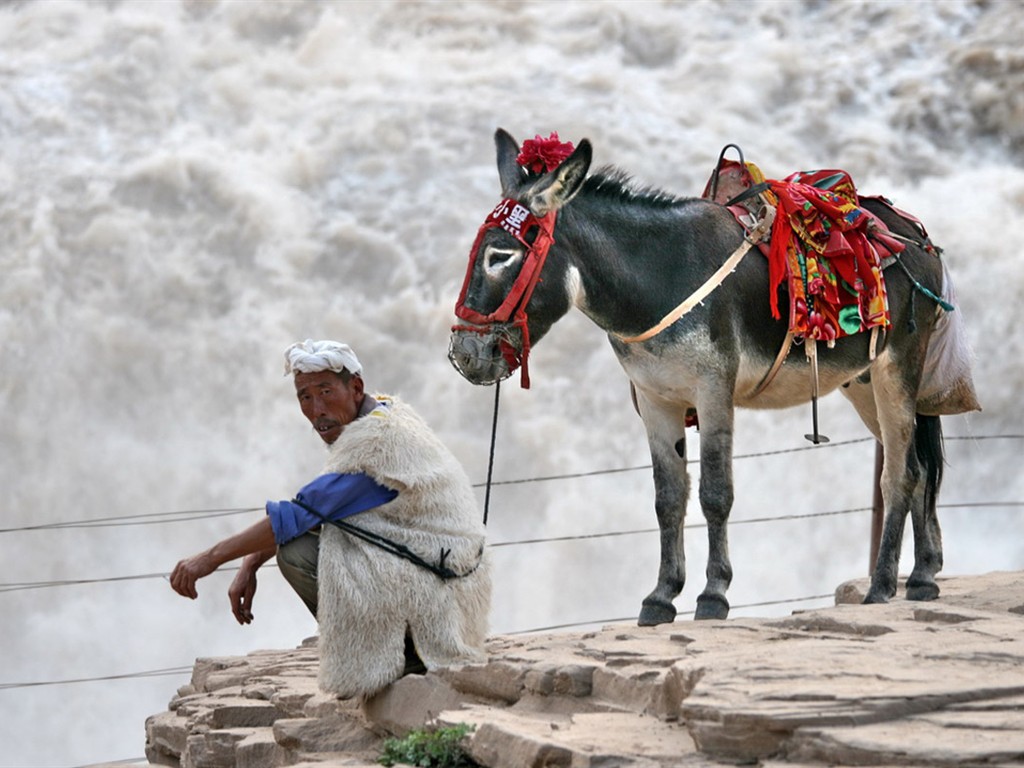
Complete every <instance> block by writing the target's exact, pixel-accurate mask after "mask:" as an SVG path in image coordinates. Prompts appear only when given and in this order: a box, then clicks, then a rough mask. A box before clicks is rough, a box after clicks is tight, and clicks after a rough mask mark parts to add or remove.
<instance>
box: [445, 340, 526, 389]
mask: <svg viewBox="0 0 1024 768" xmlns="http://www.w3.org/2000/svg"><path fill="white" fill-rule="evenodd" d="M521 345H522V333H521V332H520V331H519V330H518V329H516V328H510V327H508V326H502V327H494V326H492V327H480V328H479V329H478V328H477V327H474V326H456V327H455V328H453V329H452V335H451V338H450V340H449V342H448V359H449V360H450V361H451V363H452V365H453V366H454V367H455V370H457V371H458V372H459V373H460V374H462V376H463V378H465V379H466V381H468V382H470V383H471V384H495V383H497V382H499V381H501V380H502V379H507V378H508V377H509V376H511V375H512V372H513V371H514V370H515V369H516V368H517V367H518V361H517V358H518V350H519V349H520V348H521ZM510 360H511V361H512V362H511V363H510Z"/></svg>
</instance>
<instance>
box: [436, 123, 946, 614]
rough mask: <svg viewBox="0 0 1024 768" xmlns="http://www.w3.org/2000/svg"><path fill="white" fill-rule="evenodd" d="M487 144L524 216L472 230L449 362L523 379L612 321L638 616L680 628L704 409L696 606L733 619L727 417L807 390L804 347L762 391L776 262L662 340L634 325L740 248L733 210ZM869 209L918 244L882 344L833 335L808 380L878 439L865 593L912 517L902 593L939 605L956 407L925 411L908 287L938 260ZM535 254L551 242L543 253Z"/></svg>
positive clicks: (928, 305)
mask: <svg viewBox="0 0 1024 768" xmlns="http://www.w3.org/2000/svg"><path fill="white" fill-rule="evenodd" d="M495 144H496V148H497V165H498V174H499V178H500V181H501V190H502V195H503V197H504V198H505V200H504V201H503V203H502V204H503V205H505V206H506V207H507V206H509V205H512V204H514V203H518V204H519V208H520V209H522V210H520V212H519V214H518V217H517V216H512V217H511V218H509V217H507V216H505V217H504V218H502V222H503V226H488V225H487V223H486V222H485V226H484V227H481V229H480V232H479V234H478V236H477V241H476V243H475V244H474V246H473V249H472V251H471V253H470V264H469V268H468V270H467V274H466V279H465V283H464V285H463V289H462V296H461V297H460V302H459V305H458V308H457V314H458V315H459V316H460V317H461V318H463V319H464V320H467V321H468V322H465V323H463V324H461V325H456V326H454V327H453V330H452V336H451V341H450V344H451V345H450V350H449V357H450V358H451V360H452V363H453V364H454V365H455V367H456V369H457V370H458V371H459V372H460V373H461V374H462V375H463V376H464V377H465V378H467V379H468V380H469V381H470V382H472V383H474V384H492V383H495V382H497V381H500V380H501V379H503V378H505V377H507V376H508V375H510V373H511V372H512V371H513V370H514V368H515V367H516V366H517V365H519V364H520V363H521V364H522V365H523V375H524V386H528V382H527V380H526V378H525V377H526V355H527V354H528V351H529V345H530V344H531V343H536V342H538V341H540V339H542V338H543V337H544V335H545V334H546V333H547V332H548V330H549V329H550V328H551V326H552V325H553V324H554V323H555V322H556V321H557V320H558V319H560V318H561V317H562V316H563V315H564V314H565V313H566V312H568V310H569V309H570V307H574V306H575V307H576V308H578V309H579V310H580V311H582V312H583V313H584V314H585V315H587V317H589V318H590V319H591V320H592V321H593V322H595V323H596V324H597V325H598V326H600V327H601V328H602V329H604V330H605V331H606V332H607V334H608V340H609V342H610V344H611V346H612V349H613V350H614V352H615V355H616V356H617V357H618V360H619V363H620V364H621V365H622V368H623V370H624V371H625V372H626V375H627V376H628V378H629V381H630V382H631V386H632V390H633V397H634V405H635V407H636V409H637V411H638V412H639V414H640V417H641V418H642V419H643V423H644V427H645V429H646V432H647V438H648V441H649V444H650V452H651V458H652V462H653V473H654V484H655V511H656V514H657V518H658V524H659V529H660V538H661V564H660V567H659V570H658V581H657V585H656V586H655V588H654V590H653V591H652V592H651V593H650V594H649V595H648V596H647V597H646V598H644V600H643V603H642V608H641V611H640V614H639V619H638V623H639V624H640V625H641V626H644V625H655V624H662V623H667V622H671V621H673V620H674V619H675V616H676V608H675V606H674V604H673V601H674V599H675V598H676V597H677V596H678V595H679V593H680V592H681V591H682V589H683V585H684V580H685V561H684V551H683V518H684V515H685V510H686V502H687V498H688V496H689V482H690V481H689V477H688V474H687V470H686V433H685V426H686V420H687V416H688V414H689V415H691V416H692V414H693V412H694V410H695V411H696V413H697V414H698V415H699V428H700V434H701V440H700V468H701V474H700V484H699V494H698V496H699V500H700V505H701V508H702V510H703V513H704V517H705V518H706V520H707V531H708V542H709V552H708V563H707V570H706V577H707V581H706V586H705V587H704V591H703V592H702V593H701V594H700V596H699V597H698V598H697V608H696V612H695V617H696V618H697V619H724V618H726V617H727V616H728V612H729V602H728V600H727V599H726V591H727V589H728V587H729V583H730V581H731V579H732V565H731V563H730V559H729V549H728V539H727V532H726V524H727V521H728V518H729V511H730V509H731V507H732V503H733V477H732V456H733V413H734V411H735V409H736V408H737V407H743V408H786V407H790V406H794V405H799V404H802V403H807V402H809V401H810V400H811V397H812V387H811V385H810V384H809V382H810V381H812V378H811V370H810V366H811V363H810V362H809V361H808V360H807V359H805V355H803V354H799V355H797V354H794V355H790V356H789V358H788V359H786V361H785V364H784V365H782V366H781V367H780V368H779V369H778V371H777V373H776V374H775V375H774V378H773V380H772V381H771V383H770V384H769V385H768V386H767V388H762V387H758V385H759V383H762V382H763V381H764V379H765V376H766V372H767V371H768V370H769V369H770V368H771V367H772V363H773V361H774V360H776V358H777V355H778V354H779V350H780V348H781V347H782V345H783V344H784V342H785V340H786V337H787V330H788V324H787V321H786V319H785V318H783V319H779V320H774V319H772V316H771V313H770V310H769V296H768V293H769V292H768V290H767V286H768V267H767V260H766V259H764V258H762V257H761V256H760V255H758V254H752V255H749V256H747V257H746V258H744V259H741V260H740V261H739V264H738V266H736V267H735V270H734V272H733V273H732V274H730V275H729V276H728V278H727V279H726V280H725V281H724V282H723V284H722V285H721V286H720V287H718V288H717V289H716V290H714V291H712V292H711V293H710V294H708V295H707V296H706V297H704V299H703V301H702V302H701V303H695V305H694V306H693V308H692V310H691V311H689V312H688V313H686V314H684V315H682V316H681V317H680V318H679V319H678V320H675V322H671V323H669V324H667V327H665V328H664V330H661V331H660V332H658V333H654V334H653V335H649V336H648V335H643V336H640V335H641V334H642V332H644V331H645V330H646V329H650V328H652V327H654V326H655V325H656V324H657V323H658V321H659V320H660V319H662V318H665V317H666V313H669V311H670V310H671V309H672V308H673V307H675V306H676V305H677V304H678V302H679V301H680V299H681V298H683V297H687V296H690V295H691V294H693V293H694V291H695V290H696V289H698V287H699V286H701V285H702V284H703V283H705V281H706V280H707V278H708V276H709V275H711V274H712V273H714V272H715V271H716V270H717V269H719V268H720V267H721V266H722V264H723V261H725V260H726V257H727V256H728V255H729V254H731V253H736V251H737V249H738V248H739V247H741V245H742V243H743V242H744V230H743V227H741V226H740V225H739V224H738V223H737V221H736V219H735V218H734V217H733V215H732V214H731V213H730V212H729V211H728V210H727V209H726V207H724V206H723V205H720V204H718V203H715V202H712V201H709V200H705V199H698V198H680V197H675V196H672V195H669V194H666V193H664V192H660V191H657V190H653V189H650V188H640V187H638V186H636V185H635V184H633V183H632V182H631V180H630V179H629V177H628V176H626V175H625V174H624V173H623V172H621V171H619V170H616V169H614V168H606V169H602V170H600V171H598V172H597V173H595V174H594V175H590V176H588V172H589V169H590V164H591V159H592V148H591V144H590V142H589V141H588V140H586V139H584V140H582V141H581V142H580V143H579V145H578V146H577V147H576V148H575V150H573V151H572V152H571V154H569V156H568V157H567V158H566V159H564V161H562V162H561V163H560V164H559V165H557V167H554V168H553V169H547V170H546V172H545V171H544V170H541V171H540V172H536V171H528V170H526V169H524V168H523V167H521V166H520V165H519V163H517V156H518V155H519V152H520V148H519V145H518V143H517V142H516V140H515V139H513V138H512V136H510V135H509V134H508V133H506V132H505V131H504V130H501V129H499V130H498V131H497V133H496V134H495ZM566 154H568V150H567V151H566ZM862 204H863V205H864V207H867V208H869V209H870V210H871V211H872V213H874V214H875V215H877V216H878V217H879V218H881V219H882V220H883V221H884V222H885V223H886V224H887V225H888V227H889V228H890V230H891V231H892V232H893V233H895V234H897V235H898V236H901V237H903V238H906V239H907V240H908V241H913V242H911V243H910V244H909V245H908V246H907V247H906V250H905V251H903V253H902V254H901V255H900V259H901V260H902V262H903V265H902V266H903V268H902V269H889V270H888V272H887V273H886V278H887V279H886V286H887V291H888V301H889V307H890V317H891V322H892V325H891V327H890V328H889V329H888V330H887V333H885V334H884V338H883V339H880V340H878V339H875V340H872V339H871V338H869V337H870V334H868V333H859V334H854V335H851V336H845V337H842V338H839V339H837V340H836V342H835V344H834V346H833V347H831V348H827V349H826V348H824V346H825V345H824V344H821V345H819V348H820V352H819V353H818V354H817V360H816V368H817V370H816V372H815V373H816V375H815V377H814V380H815V381H816V390H815V391H816V392H820V393H821V394H825V393H828V392H831V391H833V390H836V389H838V390H840V391H841V392H842V393H843V394H844V395H845V396H846V397H847V398H848V399H849V401H850V402H851V403H852V404H853V406H854V408H855V409H856V412H857V413H858V415H859V416H860V418H861V420H862V421H863V422H864V424H865V425H866V426H867V427H868V429H869V430H870V431H871V433H872V434H873V435H874V436H875V438H876V439H878V440H879V441H881V444H882V446H883V455H884V466H883V470H882V480H881V489H882V496H883V499H884V503H885V517H884V524H883V534H882V539H881V543H880V547H879V552H878V557H877V564H876V567H875V568H874V571H873V573H872V576H871V585H870V589H869V591H868V593H867V595H866V598H865V602H866V603H884V602H887V601H888V600H889V598H890V597H892V596H893V595H894V594H895V593H896V589H897V568H898V563H899V554H900V546H901V542H902V538H903V529H904V524H905V520H906V516H907V514H908V512H909V513H910V515H911V520H912V523H913V530H914V555H915V562H914V568H913V571H912V573H911V574H910V576H909V578H908V580H907V584H906V594H907V598H908V599H911V600H933V599H935V598H936V597H937V596H938V594H939V587H938V585H937V583H936V580H935V575H936V574H937V573H938V572H939V571H940V570H941V568H942V541H941V533H940V528H939V522H938V518H937V516H936V511H935V506H936V495H937V493H938V491H939V486H940V483H941V479H942V464H943V450H942V443H941V435H942V432H941V423H940V419H939V415H938V414H940V413H948V412H959V411H955V410H954V411H949V410H946V411H943V410H942V409H937V410H936V409H932V412H931V413H922V412H919V410H922V409H919V408H918V404H919V401H920V399H921V398H920V393H919V387H920V385H921V381H922V368H923V365H924V361H925V354H926V350H927V348H928V342H929V337H930V335H931V334H932V332H933V328H934V326H935V324H936V318H937V316H938V315H939V311H938V309H937V307H936V304H935V302H933V301H929V300H923V299H922V298H921V297H917V298H918V300H916V301H915V300H914V294H915V292H930V294H931V295H932V297H933V298H934V297H935V296H936V295H937V294H939V293H940V292H941V291H942V289H943V267H942V264H941V263H940V260H939V258H938V257H937V255H936V254H935V253H933V252H926V250H925V247H924V245H925V242H924V241H923V238H922V236H921V232H920V231H919V230H918V229H917V228H916V227H915V226H913V225H912V224H911V223H909V222H908V221H906V220H904V219H903V218H901V217H900V216H899V215H897V214H895V213H894V212H893V211H892V210H891V209H890V208H889V207H887V206H885V205H881V204H878V203H877V202H875V203H872V202H871V201H862ZM499 207H500V206H499ZM496 211H497V209H496ZM506 213H507V211H506ZM492 215H494V216H497V213H495V214H492ZM510 223H511V226H510ZM519 225H522V226H521V228H520V227H519ZM541 246H543V247H541ZM539 250H547V256H546V259H543V258H542V259H540V261H542V262H543V263H542V264H538V263H537V262H538V258H537V255H538V251H539ZM541 268H542V269H543V279H539V277H540V270H541ZM531 271H532V272H535V274H530V273H531ZM915 286H916V287H915ZM638 338H643V339H644V340H638ZM876 342H877V344H876ZM759 390H760V391H759Z"/></svg>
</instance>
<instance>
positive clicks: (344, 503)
mask: <svg viewBox="0 0 1024 768" xmlns="http://www.w3.org/2000/svg"><path fill="white" fill-rule="evenodd" d="M397 496H398V491H395V490H392V489H391V488H387V487H385V486H383V485H381V484H380V483H378V482H377V481H376V480H374V479H373V478H372V477H370V476H369V475H367V474H365V473H363V472H357V473H354V474H340V473H338V472H332V473H329V474H326V475H320V477H318V478H316V479H315V480H314V481H313V482H311V483H309V484H308V485H306V486H304V487H303V488H302V490H301V491H299V492H298V493H297V494H295V499H293V500H292V501H268V502H267V514H268V515H269V516H270V525H271V527H273V529H274V541H276V542H277V545H278V546H280V545H282V544H287V543H288V542H289V541H291V540H292V539H294V538H296V537H297V536H301V535H302V534H304V533H306V531H309V530H312V529H313V528H316V527H317V526H318V525H321V524H322V523H323V520H321V519H320V518H319V517H317V516H316V515H315V514H313V513H312V512H310V511H309V510H307V509H304V508H303V506H302V505H301V504H297V503H295V502H296V501H300V502H302V504H304V505H305V506H307V507H311V508H313V509H315V510H316V511H317V512H319V513H320V514H321V515H323V516H324V517H326V518H327V519H328V520H341V519H342V518H344V517H348V516H349V515H356V514H359V513H360V512H365V511H366V510H368V509H373V508H374V507H379V506H380V505H381V504H386V503H387V502H389V501H391V500H392V499H394V498H395V497H397Z"/></svg>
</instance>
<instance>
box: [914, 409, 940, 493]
mask: <svg viewBox="0 0 1024 768" xmlns="http://www.w3.org/2000/svg"><path fill="white" fill-rule="evenodd" d="M914 448H915V449H916V450H917V460H918V461H919V462H921V466H922V467H923V468H924V471H925V481H926V482H925V490H924V503H925V509H934V507H935V502H936V500H937V499H938V496H939V487H940V486H941V485H942V468H943V464H944V463H945V453H944V450H943V445H942V422H941V421H940V420H939V417H938V416H925V415H923V414H920V413H919V414H917V424H916V427H915V429H914Z"/></svg>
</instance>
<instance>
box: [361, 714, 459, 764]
mask: <svg viewBox="0 0 1024 768" xmlns="http://www.w3.org/2000/svg"><path fill="white" fill-rule="evenodd" d="M472 731H473V726H472V725H468V724H466V723H459V724H457V725H453V726H451V727H450V728H441V727H438V726H431V725H428V726H427V727H425V728H417V729H416V730H413V731H409V733H408V734H406V736H405V737H404V738H401V739H385V740H384V749H383V751H382V752H381V755H380V758H378V760H377V762H378V763H380V764H381V765H397V764H401V765H415V766H419V768H478V767H479V764H478V763H476V762H475V761H474V760H473V759H472V758H471V757H470V756H469V755H467V754H466V752H465V750H463V749H462V739H463V738H464V737H465V736H466V735H467V734H469V733H471V732H472Z"/></svg>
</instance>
